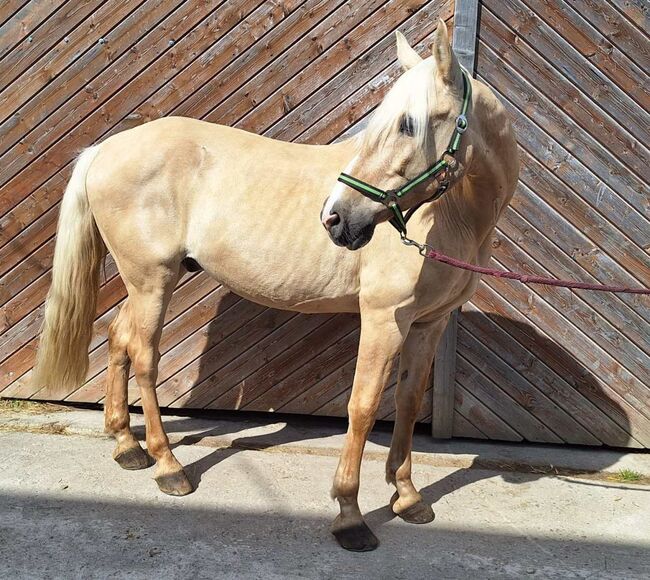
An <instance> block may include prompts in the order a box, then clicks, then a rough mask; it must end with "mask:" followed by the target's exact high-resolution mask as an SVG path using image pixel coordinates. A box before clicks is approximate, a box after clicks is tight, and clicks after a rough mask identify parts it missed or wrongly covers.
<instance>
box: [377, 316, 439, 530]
mask: <svg viewBox="0 0 650 580" xmlns="http://www.w3.org/2000/svg"><path fill="white" fill-rule="evenodd" d="M446 323H447V317H445V318H444V319H442V320H436V321H434V322H420V323H415V324H413V325H412V326H411V329H410V330H409V333H408V336H407V337H406V340H405V341H404V346H403V347H402V352H401V355H400V365H399V377H398V384H397V390H396V392H395V407H396V411H397V413H396V418H395V426H394V428H393V439H392V441H391V445H390V452H389V454H388V461H387V463H386V480H387V481H388V483H392V484H393V485H395V487H396V488H397V492H396V493H395V495H394V496H393V498H392V499H391V507H392V509H393V511H394V512H395V513H396V514H397V515H398V516H400V517H401V518H402V519H403V520H405V521H407V522H411V523H415V524H425V523H427V522H430V521H432V520H433V518H434V514H433V510H432V509H431V506H430V505H428V504H426V503H425V502H424V501H423V500H422V496H421V495H420V493H419V492H418V491H417V490H416V489H415V486H414V485H413V481H412V480H411V447H412V445H413V427H414V426H415V421H416V419H417V415H418V412H419V410H420V405H421V404H422V395H423V394H424V391H425V390H426V384H427V379H428V377H429V373H430V371H431V363H432V362H433V356H434V353H435V349H436V346H437V344H438V341H439V340H440V336H441V335H442V333H443V331H444V329H445V325H446Z"/></svg>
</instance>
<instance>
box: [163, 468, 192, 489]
mask: <svg viewBox="0 0 650 580" xmlns="http://www.w3.org/2000/svg"><path fill="white" fill-rule="evenodd" d="M154 479H155V480H156V483H157V484H158V487H159V488H160V491H162V492H163V493H166V494H168V495H187V494H188V493H192V492H193V491H194V488H193V487H192V484H191V483H190V480H189V479H187V475H185V472H184V471H183V470H182V469H181V470H180V471H175V472H174V473H166V474H164V475H158V476H156V477H155V478H154Z"/></svg>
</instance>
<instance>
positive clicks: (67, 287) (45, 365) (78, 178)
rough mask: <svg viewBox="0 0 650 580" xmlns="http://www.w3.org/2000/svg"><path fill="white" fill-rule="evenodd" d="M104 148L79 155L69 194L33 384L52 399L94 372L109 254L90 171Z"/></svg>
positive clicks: (63, 207)
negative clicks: (93, 346) (89, 185)
mask: <svg viewBox="0 0 650 580" xmlns="http://www.w3.org/2000/svg"><path fill="white" fill-rule="evenodd" d="M98 150H99V148H98V147H90V148H88V149H86V150H85V151H84V152H83V153H82V154H81V155H80V156H79V159H78V160H77V163H76V165H75V168H74V170H73V172H72V177H71V178H70V182H69V183H68V186H67V188H66V190H65V194H64V195H63V201H62V202H61V209H60V213H59V223H58V226H57V234H56V247H55V249H54V264H53V266H52V284H51V286H50V290H49V292H48V294H47V299H46V301H45V315H44V321H43V327H42V329H41V338H40V344H39V347H38V354H37V356H36V365H35V367H34V371H33V374H32V384H33V386H34V387H36V388H43V389H44V394H45V395H46V396H47V397H48V398H54V399H62V398H63V397H64V396H65V395H66V394H68V393H70V392H71V391H72V390H74V389H76V388H77V387H78V386H79V385H81V384H82V382H83V381H84V379H85V378H86V373H87V372H88V347H89V345H90V339H91V338H92V330H93V320H94V318H95V308H96V306H97V294H98V291H99V271H100V267H101V263H102V260H103V258H104V256H105V254H106V249H105V246H104V242H103V241H102V238H101V236H100V234H99V230H98V229H97V225H96V224H95V219H94V217H93V214H92V211H91V209H90V204H89V203H88V195H87V192H86V174H87V173H88V170H89V168H90V165H91V163H92V161H93V160H94V158H95V156H96V155H97V152H98Z"/></svg>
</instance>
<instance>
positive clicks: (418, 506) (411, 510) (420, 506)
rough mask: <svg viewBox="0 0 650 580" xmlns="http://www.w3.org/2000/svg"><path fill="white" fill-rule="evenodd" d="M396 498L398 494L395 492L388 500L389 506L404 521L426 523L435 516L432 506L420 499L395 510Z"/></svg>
mask: <svg viewBox="0 0 650 580" xmlns="http://www.w3.org/2000/svg"><path fill="white" fill-rule="evenodd" d="M398 499H399V495H398V494H397V493H396V494H395V495H393V497H392V498H391V500H390V507H391V509H392V510H393V513H394V514H395V515H397V516H399V517H400V518H402V519H403V520H404V521H405V522H408V523H409V524H428V523H431V522H432V521H433V520H434V519H435V518H436V514H435V513H434V512H433V509H432V507H431V506H430V505H429V504H428V503H425V502H423V501H422V500H420V501H419V502H418V503H415V504H413V505H412V506H410V507H407V508H406V509H405V510H402V511H401V512H398V511H395V502H396V501H397V500H398Z"/></svg>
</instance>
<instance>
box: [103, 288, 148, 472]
mask: <svg viewBox="0 0 650 580" xmlns="http://www.w3.org/2000/svg"><path fill="white" fill-rule="evenodd" d="M131 326H132V325H131V320H130V313H129V303H128V300H127V301H126V302H125V304H124V305H123V306H122V308H120V311H119V313H118V315H117V316H116V317H115V319H114V320H113V322H112V323H111V325H110V327H109V329H108V371H107V374H106V402H105V404H104V423H105V427H106V431H107V432H108V433H110V434H111V435H113V437H115V440H116V441H117V446H116V447H115V451H114V452H113V459H115V461H117V463H118V464H119V465H120V466H121V467H123V468H124V469H144V468H145V467H149V466H150V465H151V463H152V461H151V458H150V457H149V456H148V455H147V454H146V453H145V452H144V451H143V450H142V447H140V444H139V443H138V441H137V439H136V438H135V437H134V435H133V432H132V431H131V427H130V424H129V407H128V396H127V385H128V381H129V368H130V366H131V359H130V358H129V355H128V352H127V348H128V345H129V340H130V336H131Z"/></svg>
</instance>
